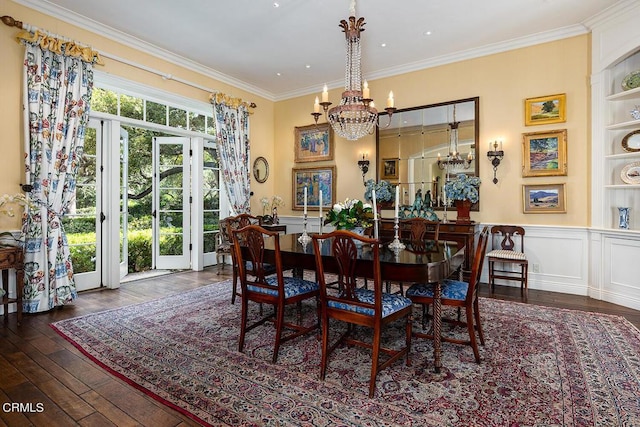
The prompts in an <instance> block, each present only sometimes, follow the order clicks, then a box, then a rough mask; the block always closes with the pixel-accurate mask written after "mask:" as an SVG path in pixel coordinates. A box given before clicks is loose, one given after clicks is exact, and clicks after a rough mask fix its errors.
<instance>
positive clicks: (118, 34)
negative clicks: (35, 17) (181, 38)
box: [12, 0, 275, 101]
mask: <svg viewBox="0 0 640 427" xmlns="http://www.w3.org/2000/svg"><path fill="white" fill-rule="evenodd" d="M12 1H14V2H15V3H18V4H20V5H22V6H25V7H28V8H30V9H34V10H36V11H38V12H41V13H44V14H46V15H48V16H51V17H53V18H56V19H59V20H61V21H64V22H67V23H69V24H71V25H74V26H76V27H78V28H82V29H85V30H87V31H91V32H92V33H95V34H98V35H100V36H103V37H106V38H108V39H110V40H113V41H116V42H118V43H121V44H123V45H125V46H127V47H130V48H132V49H136V50H140V51H143V52H146V53H148V54H149V55H152V56H155V57H157V58H160V59H162V60H165V61H167V62H171V63H172V64H175V65H178V66H180V67H183V68H185V69H187V70H190V71H194V72H196V73H199V74H202V75H203V76H206V77H209V78H212V79H214V80H218V81H220V82H222V83H227V84H229V85H232V86H234V87H236V88H238V89H242V90H246V91H247V92H249V93H251V94H254V95H258V96H261V97H263V98H266V99H268V100H270V101H274V100H275V97H274V94H273V93H271V92H268V91H265V90H263V89H260V88H259V87H257V86H253V85H251V84H249V83H247V82H244V81H242V80H239V79H236V78H234V77H231V76H228V75H226V74H223V73H221V72H219V71H217V70H214V69H212V68H209V67H205V66H203V65H202V64H199V63H197V62H195V61H192V60H190V59H187V58H183V57H182V56H180V55H177V54H176V53H175V52H170V51H168V50H165V49H162V48H159V47H157V46H154V45H152V44H150V43H147V42H145V41H142V40H140V39H137V38H135V37H133V36H131V35H129V34H126V33H124V32H122V31H119V30H116V29H114V28H111V27H109V26H106V25H104V24H101V23H99V22H96V21H94V20H91V19H88V18H87V17H85V16H82V15H79V14H77V13H75V12H72V11H70V10H68V9H64V8H62V7H60V6H57V5H54V4H52V3H50V2H48V1H46V0H12ZM27 24H28V22H27ZM98 50H99V49H98ZM105 53H107V52H105Z"/></svg>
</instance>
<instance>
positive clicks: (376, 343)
mask: <svg viewBox="0 0 640 427" xmlns="http://www.w3.org/2000/svg"><path fill="white" fill-rule="evenodd" d="M371 351H372V352H373V354H372V355H371V379H370V380H369V398H372V397H373V394H374V393H375V391H376V377H377V376H378V358H379V357H380V330H379V329H376V330H375V331H374V333H373V345H372V347H371Z"/></svg>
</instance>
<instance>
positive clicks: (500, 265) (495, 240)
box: [487, 225, 529, 290]
mask: <svg viewBox="0 0 640 427" xmlns="http://www.w3.org/2000/svg"><path fill="white" fill-rule="evenodd" d="M487 259H488V260H489V285H490V286H491V290H494V289H495V286H496V279H502V280H514V281H516V282H520V289H521V290H522V289H524V290H526V289H527V286H528V284H527V281H528V280H527V279H528V273H529V261H528V260H527V256H526V255H525V253H524V228H522V227H518V226H515V225H494V226H493V227H491V251H490V252H489V253H488V254H487ZM512 265H515V266H516V268H518V270H515V271H514V270H511V269H507V267H508V266H512Z"/></svg>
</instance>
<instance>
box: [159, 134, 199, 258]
mask: <svg viewBox="0 0 640 427" xmlns="http://www.w3.org/2000/svg"><path fill="white" fill-rule="evenodd" d="M189 152H190V140H189V138H179V137H162V138H159V137H155V138H153V213H152V216H153V239H152V240H153V243H152V245H153V251H152V252H153V259H154V267H155V268H156V269H160V270H169V269H188V268H191V251H190V248H191V239H190V235H191V233H190V232H191V223H190V217H191V206H190V200H191V193H190V187H191V174H190V156H189Z"/></svg>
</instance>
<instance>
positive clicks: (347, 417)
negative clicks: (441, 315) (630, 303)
mask: <svg viewBox="0 0 640 427" xmlns="http://www.w3.org/2000/svg"><path fill="white" fill-rule="evenodd" d="M230 289H231V286H230V282H229V281H226V282H220V283H216V284H213V285H209V286H205V287H202V288H199V289H195V290H191V291H187V292H184V293H180V294H177V295H175V296H172V297H166V298H162V299H159V300H155V301H151V302H146V303H142V304H136V305H132V306H128V307H124V308H118V309H113V310H108V311H104V312H100V313H96V314H90V315H86V316H82V317H78V318H73V319H68V320H64V321H60V322H57V323H55V324H52V327H53V328H54V329H55V330H56V331H57V332H58V333H60V334H61V335H62V336H64V337H65V338H66V339H67V340H69V341H70V342H71V343H73V344H74V345H75V346H77V347H78V348H79V349H80V350H81V351H82V352H84V353H85V354H86V355H87V356H88V357H89V358H91V359H92V360H93V361H94V362H96V363H98V364H99V365H100V366H102V367H103V368H104V369H106V370H108V371H109V372H111V373H113V374H115V375H116V376H118V377H120V378H122V379H124V380H125V381H126V382H128V383H129V384H131V385H133V386H134V387H137V388H139V389H141V390H143V391H144V392H145V393H147V394H149V395H151V396H153V397H154V398H156V399H158V400H159V401H161V402H163V403H165V404H167V405H169V406H171V407H173V408H177V409H178V410H179V411H181V412H183V413H184V414H186V415H187V416H189V417H191V418H193V419H194V420H196V421H198V422H199V423H201V424H203V425H212V426H226V425H229V426H421V427H422V426H433V427H435V426H437V427H443V426H511V427H515V426H520V427H524V426H607V427H613V426H640V332H639V331H638V330H637V329H636V328H635V327H634V326H633V325H631V324H630V323H629V322H628V321H627V320H625V319H624V318H622V317H618V316H609V315H602V314H594V313H586V312H580V311H572V310H563V309H554V308H544V307H539V306H534V305H527V304H522V303H514V302H505V301H498V300H493V299H484V298H482V299H481V300H480V310H481V313H482V320H483V325H484V331H485V337H486V345H485V346H481V347H480V355H481V357H482V361H481V363H480V364H476V363H475V361H474V358H473V353H472V351H471V348H470V347H468V346H460V345H454V344H449V343H443V369H442V371H441V372H440V373H439V374H436V373H435V372H434V370H433V347H432V344H431V342H430V341H427V340H424V339H417V338H414V340H413V343H412V348H411V362H412V363H411V366H410V367H407V366H406V365H405V363H404V360H402V361H399V362H398V363H396V364H394V365H392V366H390V367H389V368H387V369H385V370H383V371H382V372H381V373H380V374H379V375H378V381H377V387H376V393H375V396H374V397H373V398H372V399H369V398H368V397H367V395H368V381H369V375H370V369H371V354H370V352H369V351H367V350H366V349H362V348H357V347H339V348H337V349H336V350H335V352H334V354H333V355H332V358H331V359H330V361H329V367H328V370H327V377H326V380H325V381H322V380H320V379H319V361H320V342H319V341H318V339H317V337H316V334H311V335H307V336H304V337H300V338H298V339H295V340H292V341H288V342H286V343H283V344H282V346H281V347H280V353H279V358H278V363H276V364H272V363H270V361H271V355H272V350H273V338H274V334H275V332H274V328H273V324H270V323H267V324H264V325H262V326H259V327H258V328H256V329H254V330H252V331H249V332H248V333H247V342H246V344H245V351H244V353H239V352H238V333H239V329H240V326H239V325H240V304H238V303H236V304H235V305H231V303H230V299H231V293H230ZM268 309H270V308H269V307H264V310H268ZM303 309H304V315H305V318H306V321H313V316H314V315H315V307H314V304H311V303H309V304H307V305H305V306H304V307H303ZM291 311H292V313H291V315H292V316H295V315H296V310H295V307H293V308H292V309H291ZM421 311H422V310H420V308H419V307H415V308H414V313H415V319H414V328H415V329H421V322H420V314H421ZM445 314H448V315H455V312H448V313H445ZM258 315H259V313H258V309H257V307H256V308H255V310H251V311H250V316H252V317H253V318H255V317H257V316H258ZM391 326H392V327H391V328H390V330H389V333H388V334H387V336H386V337H385V338H384V339H385V340H386V341H385V342H387V343H388V342H389V341H390V340H391V341H394V340H396V341H397V342H398V343H400V342H402V339H403V330H402V327H401V325H391ZM335 328H336V329H338V328H339V325H336V326H335ZM452 329H453V328H452V327H445V331H444V332H445V333H454V334H456V333H459V332H462V333H463V335H464V334H466V331H464V330H460V329H455V330H452ZM333 332H334V331H333V329H332V333H333ZM359 333H361V334H363V335H364V334H366V333H368V331H366V330H363V331H361V332H359Z"/></svg>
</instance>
